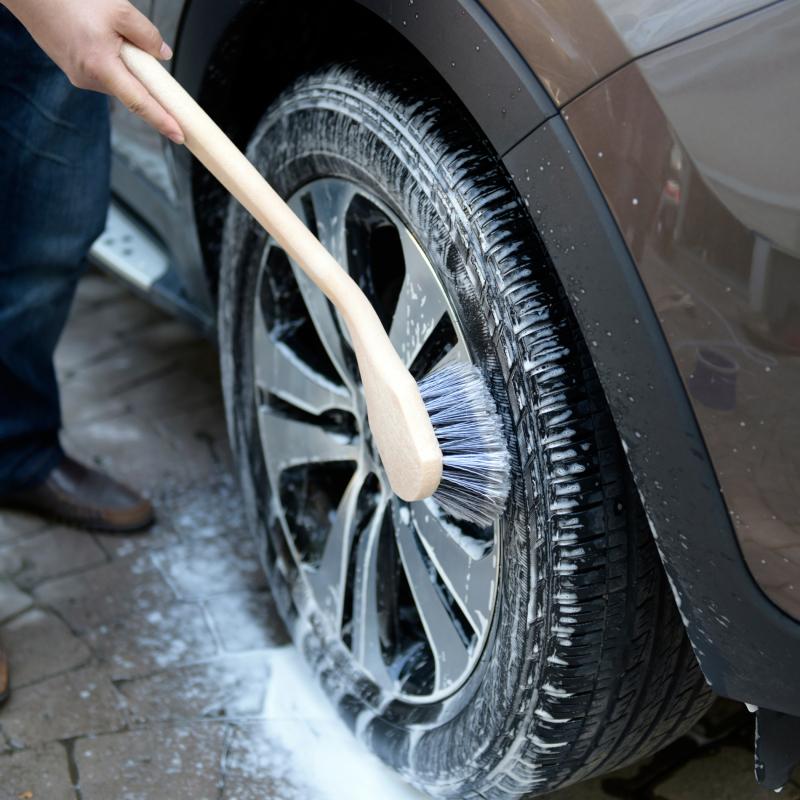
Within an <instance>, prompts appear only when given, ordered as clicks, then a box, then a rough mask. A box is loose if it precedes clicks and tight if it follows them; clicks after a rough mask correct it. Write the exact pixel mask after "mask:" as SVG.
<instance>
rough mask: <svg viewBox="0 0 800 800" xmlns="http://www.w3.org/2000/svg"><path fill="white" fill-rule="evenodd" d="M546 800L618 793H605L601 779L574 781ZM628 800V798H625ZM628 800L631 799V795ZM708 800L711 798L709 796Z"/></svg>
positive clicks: (607, 797) (594, 799)
mask: <svg viewBox="0 0 800 800" xmlns="http://www.w3.org/2000/svg"><path fill="white" fill-rule="evenodd" d="M545 797H546V798H547V800H617V798H618V797H619V795H615V794H607V793H606V792H605V791H603V779H602V778H597V779H596V780H593V781H584V782H583V783H576V784H575V785H574V786H568V787H567V788H566V789H562V790H561V791H559V792H552V793H551V794H548V795H545ZM626 800H628V798H626ZM630 800H633V798H632V797H631V798H630ZM709 800H711V799H710V798H709Z"/></svg>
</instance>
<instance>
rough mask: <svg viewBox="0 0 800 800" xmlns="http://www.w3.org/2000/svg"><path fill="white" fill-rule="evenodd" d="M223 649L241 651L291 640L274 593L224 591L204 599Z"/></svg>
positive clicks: (277, 645)
mask: <svg viewBox="0 0 800 800" xmlns="http://www.w3.org/2000/svg"><path fill="white" fill-rule="evenodd" d="M205 607H206V609H207V610H208V613H209V616H210V617H211V621H212V623H213V625H214V630H215V632H216V634H217V636H218V637H219V640H220V642H221V644H222V648H223V650H226V651H227V652H229V653H241V652H244V651H247V650H258V649H261V648H265V647H280V646H281V645H285V644H287V643H288V642H289V634H288V633H287V632H286V628H285V627H284V625H283V622H282V621H281V618H280V615H279V614H278V609H277V608H276V606H275V601H274V600H273V599H272V595H271V594H269V593H268V592H262V593H257V594H256V593H252V592H245V593H242V592H239V593H235V594H223V595H219V596H218V597H212V598H211V599H209V600H206V601H205Z"/></svg>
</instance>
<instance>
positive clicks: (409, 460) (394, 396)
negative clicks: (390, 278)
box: [120, 42, 442, 500]
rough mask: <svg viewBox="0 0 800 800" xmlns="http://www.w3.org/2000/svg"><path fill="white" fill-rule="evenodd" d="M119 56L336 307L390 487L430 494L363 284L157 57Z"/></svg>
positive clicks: (394, 367)
mask: <svg viewBox="0 0 800 800" xmlns="http://www.w3.org/2000/svg"><path fill="white" fill-rule="evenodd" d="M120 55H121V57H122V60H123V62H124V63H125V65H126V66H127V67H128V69H129V70H130V71H131V72H132V73H133V74H134V75H135V76H136V77H137V78H138V79H139V80H140V81H141V82H142V84H144V86H145V87H146V88H147V90H148V91H149V92H150V94H152V95H153V97H155V99H156V100H158V102H159V103H160V104H161V106H163V108H164V109H166V111H168V112H169V113H170V114H171V115H172V116H173V117H174V118H175V120H176V121H177V123H178V124H179V125H180V126H181V129H182V130H183V133H184V136H185V139H186V146H187V147H188V148H189V150H191V152H192V153H193V154H194V155H195V156H196V157H197V159H198V160H199V161H200V162H201V163H202V164H203V165H204V166H205V167H206V168H207V169H208V171H209V172H210V173H211V174H212V175H214V177H216V178H217V180H219V182H220V183H221V184H222V185H223V186H224V187H225V188H226V189H227V190H228V191H229V192H230V193H231V194H232V195H233V196H234V197H235V198H236V199H237V200H238V201H239V202H240V203H241V204H242V205H243V206H244V207H245V208H246V209H247V210H248V211H249V212H250V213H251V214H252V215H253V217H255V219H256V220H257V221H258V222H259V223H260V224H261V225H262V226H263V227H264V228H265V229H266V230H267V232H268V233H269V234H270V235H271V236H272V237H273V238H274V239H275V240H276V241H277V242H278V244H280V246H281V247H282V248H283V249H284V250H285V251H286V253H287V254H288V255H289V257H290V258H292V259H293V260H294V261H295V262H296V263H297V264H298V266H299V267H300V268H301V269H302V270H303V271H304V272H305V273H306V275H308V277H309V278H310V279H311V280H312V281H313V282H314V283H315V284H316V285H317V286H318V287H319V288H320V289H321V290H322V291H323V292H324V293H325V295H326V296H327V297H328V299H329V300H330V301H331V302H332V303H333V305H334V306H336V308H337V309H338V310H339V313H340V314H341V315H342V317H343V318H344V321H345V323H346V325H347V329H348V331H349V333H350V338H351V341H352V342H353V349H354V350H355V353H356V358H357V359H358V366H359V370H360V372H361V380H362V382H363V384H364V391H365V395H366V399H367V410H368V414H369V423H370V427H371V428H372V433H373V436H374V438H375V441H376V444H377V445H378V449H379V451H380V453H381V459H382V461H383V465H384V468H385V469H386V472H387V474H388V477H389V481H390V483H391V485H392V488H393V490H394V491H395V492H396V493H397V494H398V495H400V497H402V498H404V499H406V500H418V499H422V498H424V497H428V496H430V495H431V494H432V493H433V492H434V491H435V490H436V488H437V487H438V485H439V482H440V481H441V474H442V454H441V450H440V448H439V444H438V442H437V440H436V435H435V433H434V431H433V426H432V425H431V422H430V418H429V416H428V413H427V411H426V410H425V405H424V403H423V402H422V398H421V397H420V394H419V389H418V388H417V384H416V381H415V380H414V378H413V377H412V376H411V374H410V373H409V372H408V370H407V369H406V367H405V365H404V364H403V362H402V360H401V359H400V356H399V355H398V354H397V351H396V350H395V349H394V347H393V345H392V343H391V341H390V340H389V337H388V336H387V335H386V331H385V330H384V328H383V325H382V323H381V321H380V319H379V318H378V315H377V314H376V313H375V309H374V308H373V307H372V304H371V303H370V302H369V300H368V299H367V297H366V296H365V295H364V293H363V292H362V291H361V289H360V288H359V286H358V284H357V283H356V282H355V281H354V280H353V279H352V278H351V277H350V275H349V274H348V273H347V272H346V271H345V270H344V269H342V267H341V266H340V265H339V264H338V263H337V261H336V260H335V259H334V258H333V257H332V256H331V255H330V253H328V251H327V250H326V249H325V248H324V247H323V245H322V244H321V243H320V242H319V240H318V239H317V238H316V237H315V236H314V235H313V234H312V233H311V231H309V230H308V228H307V227H306V226H305V225H304V223H303V222H302V220H301V219H300V218H299V217H298V216H297V215H296V214H295V213H294V212H293V211H292V210H291V208H289V206H288V205H287V204H286V203H285V202H284V201H283V199H282V198H281V197H280V196H279V195H278V193H277V192H276V191H275V190H274V189H273V188H272V187H271V186H270V185H269V184H268V183H267V182H266V180H264V178H263V177H262V176H261V174H260V173H259V172H258V170H257V169H256V168H255V167H254V166H253V165H252V164H251V163H250V162H249V161H248V160H247V158H246V157H245V155H244V154H243V153H242V152H241V151H240V150H239V149H238V148H237V147H236V145H235V144H233V142H232V141H231V140H230V139H229V138H228V137H227V136H226V135H225V134H224V133H223V131H222V130H221V129H220V128H219V127H218V126H217V125H216V124H215V123H214V121H213V120H212V119H211V117H209V116H208V114H206V113H205V111H203V109H202V108H200V106H199V105H198V104H197V103H196V102H195V101H194V99H193V98H192V97H191V96H190V95H189V93H188V92H187V91H186V90H185V89H184V88H183V87H182V86H181V85H180V84H179V83H178V82H177V81H176V80H175V79H174V78H173V77H172V76H171V75H170V74H169V72H167V70H166V69H164V67H163V66H162V65H161V64H160V63H159V62H158V61H157V60H156V59H155V58H153V57H152V56H151V55H149V54H147V53H145V52H143V51H142V50H140V49H139V48H138V47H135V46H134V45H132V44H130V43H127V42H126V43H124V44H123V45H122V49H121V52H120Z"/></svg>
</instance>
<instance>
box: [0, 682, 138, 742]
mask: <svg viewBox="0 0 800 800" xmlns="http://www.w3.org/2000/svg"><path fill="white" fill-rule="evenodd" d="M0 724H2V726H3V732H4V733H5V734H6V736H7V737H8V739H9V740H10V741H11V743H12V745H13V746H14V747H17V748H19V747H31V746H34V745H37V744H41V743H44V742H51V741H56V740H62V739H73V738H76V737H80V736H88V735H93V734H97V733H105V732H109V731H117V730H120V729H121V728H122V727H124V726H125V725H126V724H127V722H126V718H125V715H124V712H123V700H122V698H121V697H120V696H119V695H118V694H117V692H116V690H115V689H114V686H113V684H112V683H111V681H110V680H109V678H108V677H107V676H106V675H104V674H103V673H101V672H99V671H98V670H97V669H96V668H93V667H89V668H86V669H80V670H77V671H75V672H69V673H67V674H65V675H58V676H56V677H54V678H49V679H48V680H45V681H42V682H41V683H37V684H36V685H35V686H28V687H25V688H23V689H14V691H13V692H12V693H11V699H10V700H9V701H8V705H7V706H6V707H5V708H4V709H3V712H2V715H0Z"/></svg>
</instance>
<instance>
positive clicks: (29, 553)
mask: <svg viewBox="0 0 800 800" xmlns="http://www.w3.org/2000/svg"><path fill="white" fill-rule="evenodd" d="M104 561H106V554H105V553H104V552H103V550H102V548H101V547H100V546H99V545H98V544H97V542H95V541H94V539H93V538H92V536H91V534H88V533H86V532H85V531H78V530H74V529H72V528H66V527H56V528H49V529H48V530H47V531H45V532H44V533H40V534H38V535H36V536H31V537H30V538H26V539H25V540H24V541H22V542H18V543H16V544H13V545H5V546H4V547H2V548H0V575H2V574H6V575H12V576H13V578H14V582H15V583H16V584H17V585H18V586H21V587H22V588H24V589H29V588H31V587H33V586H35V585H36V584H37V583H40V582H41V581H43V580H45V579H46V578H55V577H56V576H59V575H65V574H67V573H69V572H76V571H77V570H80V569H83V568H85V567H90V566H92V565H93V564H100V563H102V562H104Z"/></svg>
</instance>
